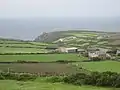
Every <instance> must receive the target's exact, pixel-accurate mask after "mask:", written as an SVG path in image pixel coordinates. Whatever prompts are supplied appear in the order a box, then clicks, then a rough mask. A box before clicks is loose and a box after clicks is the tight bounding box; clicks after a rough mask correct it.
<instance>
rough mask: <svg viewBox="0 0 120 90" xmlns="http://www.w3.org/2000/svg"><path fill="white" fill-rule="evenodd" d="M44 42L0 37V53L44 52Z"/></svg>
mask: <svg viewBox="0 0 120 90" xmlns="http://www.w3.org/2000/svg"><path fill="white" fill-rule="evenodd" d="M46 46H48V44H46V43H40V42H27V41H14V40H7V39H4V40H2V39H0V53H45V52H47V51H48V50H46V49H45V48H46Z"/></svg>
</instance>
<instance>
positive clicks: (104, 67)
mask: <svg viewBox="0 0 120 90" xmlns="http://www.w3.org/2000/svg"><path fill="white" fill-rule="evenodd" d="M78 65H79V66H82V67H84V68H85V69H87V70H90V71H99V72H104V71H112V72H118V73H120V69H119V68H120V62H117V61H101V62H81V63H78Z"/></svg>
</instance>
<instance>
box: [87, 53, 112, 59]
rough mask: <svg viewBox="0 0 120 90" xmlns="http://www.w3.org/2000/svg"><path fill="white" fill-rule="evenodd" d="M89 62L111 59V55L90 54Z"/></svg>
mask: <svg viewBox="0 0 120 90" xmlns="http://www.w3.org/2000/svg"><path fill="white" fill-rule="evenodd" d="M88 57H89V60H105V59H111V58H112V57H111V55H110V54H107V53H106V52H105V51H95V52H89V53H88Z"/></svg>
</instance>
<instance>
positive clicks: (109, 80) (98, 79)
mask: <svg viewBox="0 0 120 90" xmlns="http://www.w3.org/2000/svg"><path fill="white" fill-rule="evenodd" d="M63 81H64V82H65V83H70V84H74V85H82V84H83V85H94V86H105V87H106V86H109V87H120V74H118V73H115V72H108V71H107V72H102V73H100V72H91V74H89V75H87V74H85V73H77V74H74V75H69V76H67V77H65V78H64V79H63Z"/></svg>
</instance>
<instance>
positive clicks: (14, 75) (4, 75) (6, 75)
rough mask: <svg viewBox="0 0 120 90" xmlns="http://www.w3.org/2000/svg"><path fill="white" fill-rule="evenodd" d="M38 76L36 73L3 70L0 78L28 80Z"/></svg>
mask: <svg viewBox="0 0 120 90" xmlns="http://www.w3.org/2000/svg"><path fill="white" fill-rule="evenodd" d="M36 78H37V76H36V75H33V74H28V73H21V74H20V73H11V72H1V73H0V80H18V81H27V80H35V79H36Z"/></svg>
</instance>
